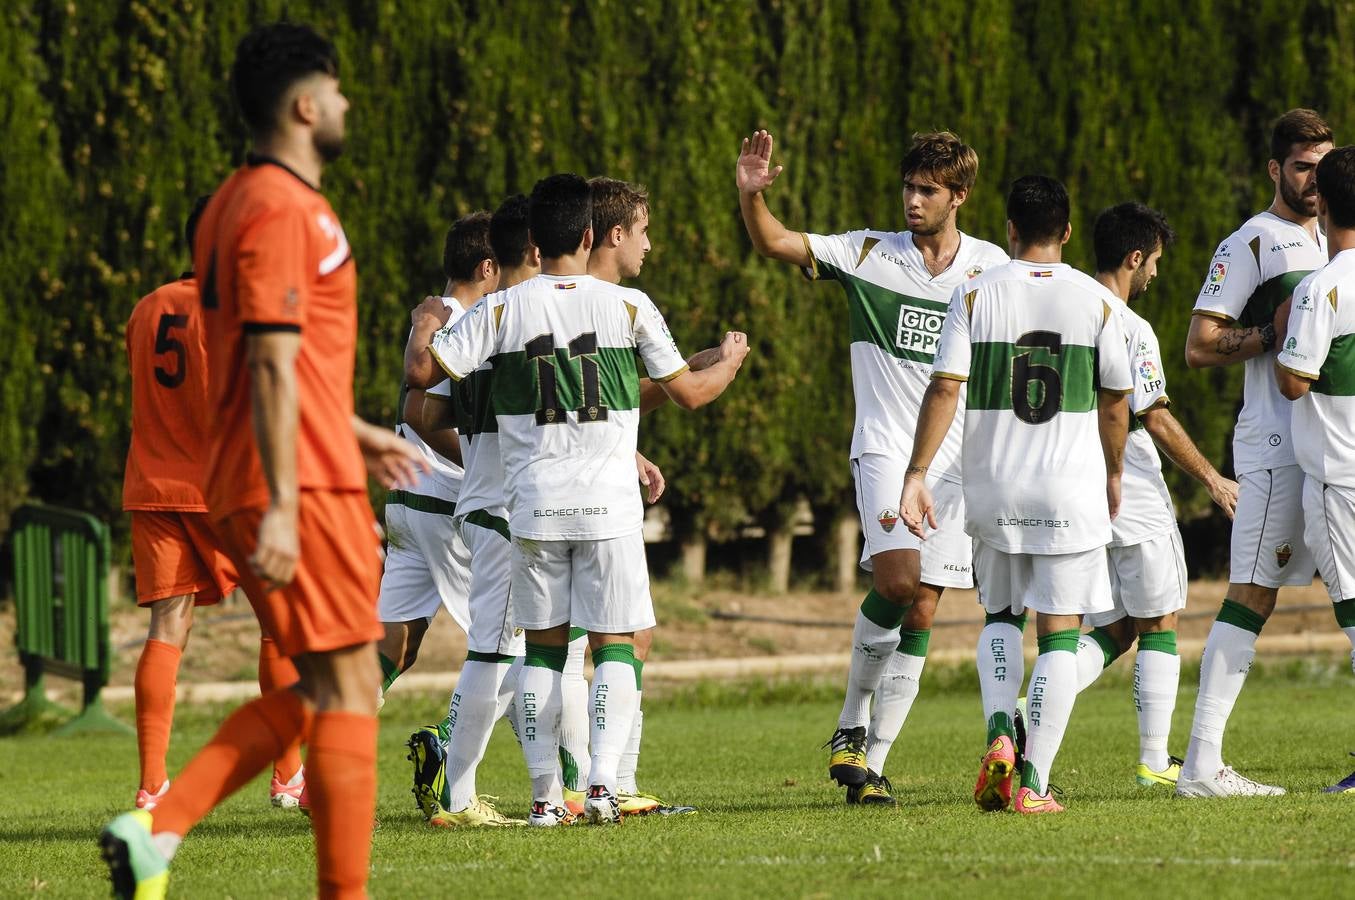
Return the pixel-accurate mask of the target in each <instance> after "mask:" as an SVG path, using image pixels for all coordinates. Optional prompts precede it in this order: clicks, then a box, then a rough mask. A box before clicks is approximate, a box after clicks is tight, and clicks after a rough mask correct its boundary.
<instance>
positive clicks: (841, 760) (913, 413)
mask: <svg viewBox="0 0 1355 900" xmlns="http://www.w3.org/2000/svg"><path fill="white" fill-rule="evenodd" d="M771 158H772V136H771V135H770V134H768V133H767V132H765V131H758V132H756V133H754V134H753V135H752V137H750V138H747V139H746V140H744V142H743V150H742V152H741V153H740V155H739V160H738V165H737V167H736V169H735V177H736V182H737V184H738V189H739V206H740V209H741V210H742V212H743V221H744V225H745V226H746V227H747V228H748V235H749V237H750V238H752V241H753V247H754V248H755V249H756V250H757V252H758V253H760V254H762V255H763V256H766V257H768V258H770V259H777V260H781V261H783V262H788V263H791V264H792V265H796V266H799V267H800V268H801V270H802V271H803V272H804V273H805V274H806V275H807V276H808V277H809V278H811V279H829V280H833V281H836V282H838V284H840V285H841V286H842V289H843V291H844V292H845V293H846V295H847V319H848V322H849V325H850V331H851V364H852V389H853V393H854V394H855V400H856V426H855V429H854V431H853V436H852V446H851V455H850V460H851V468H852V475H853V476H854V478H855V480H856V497H857V511H858V512H859V514H860V516H861V530H862V533H863V535H864V537H865V547H864V550H863V552H862V555H861V566H862V568H864V569H865V570H866V571H868V572H870V573H871V575H872V578H873V587H872V589H871V591H870V592H869V593H868V594H867V595H866V597H865V599H864V601H862V603H861V608H860V611H859V612H858V614H857V617H856V624H855V626H854V629H853V632H852V654H851V669H850V671H849V673H848V676H847V693H846V698H845V700H844V703H843V706H842V712H841V715H840V716H839V717H838V723H837V728H836V730H835V731H834V732H833V736H832V737H831V738H830V739H829V745H830V747H831V755H830V757H829V761H828V772H829V775H830V776H831V777H832V778H834V779H835V780H836V781H837V782H838V784H840V785H843V786H845V787H846V788H847V802H848V803H856V802H860V803H878V804H886V805H893V804H894V802H895V801H894V798H893V796H892V788H891V786H890V784H889V782H888V780H887V779H885V778H884V777H883V770H884V763H885V757H886V756H887V754H888V753H889V749H890V747H891V746H892V745H893V742H894V739H895V738H896V737H897V736H898V733H899V730H900V729H901V728H902V727H903V722H904V719H905V718H906V717H907V715H908V711H909V710H910V709H911V707H912V705H913V701H914V699H916V697H917V693H918V681H919V679H920V678H921V676H922V667H923V664H924V663H925V662H926V656H927V643H928V639H929V637H930V636H931V627H932V619H933V617H934V616H935V614H936V605H937V602H938V601H939V600H940V598H941V593H942V591H944V590H945V588H947V587H961V588H967V587H970V586H971V585H972V584H973V580H972V575H971V571H970V541H969V538H968V537H967V536H966V535H965V534H964V531H963V522H964V500H963V498H962V496H961V492H960V434H961V431H962V428H963V415H961V416H957V417H956V419H955V425H954V427H952V428H951V430H950V431H949V432H948V434H947V436H946V440H945V443H944V445H943V446H942V447H941V449H940V455H939V456H938V458H937V464H936V466H935V467H934V469H933V471H932V474H931V477H930V482H929V483H930V485H931V487H932V489H933V490H934V491H935V492H936V495H937V498H938V503H939V508H940V510H941V513H940V517H941V528H940V530H939V531H938V532H937V533H936V534H935V535H933V536H932V537H931V539H930V540H929V541H928V542H927V544H926V545H925V546H923V545H922V544H921V542H919V541H918V540H917V539H916V538H915V537H914V536H913V535H912V534H910V533H909V532H908V529H906V528H900V527H898V505H897V504H898V499H899V495H900V493H901V491H902V489H903V470H904V467H905V465H906V463H907V460H908V454H909V452H910V450H911V448H912V446H913V432H914V429H915V426H916V425H917V413H918V408H919V406H920V404H921V402H922V395H923V393H924V392H925V391H926V389H927V383H928V379H930V377H931V373H932V359H933V356H934V354H935V352H936V342H937V337H938V336H939V335H940V332H941V322H942V320H943V319H944V317H945V314H946V304H947V302H948V301H949V299H950V296H951V293H952V292H953V291H954V290H955V289H956V287H957V286H958V285H961V284H964V283H965V282H966V281H968V280H969V279H972V278H974V277H975V276H977V275H978V274H979V273H980V272H982V271H984V270H985V269H989V268H992V267H993V266H997V265H1001V264H1003V263H1005V262H1006V261H1007V255H1006V254H1005V253H1003V252H1002V251H1001V250H1000V249H999V248H997V247H996V246H994V245H992V244H990V243H987V242H986V241H981V240H978V239H976V238H972V237H970V236H969V235H967V234H964V233H963V232H961V231H960V230H959V229H958V228H957V227H956V223H955V219H956V215H957V213H958V212H959V209H960V207H961V206H962V205H963V204H964V202H965V200H966V199H968V197H969V192H970V191H971V190H972V189H973V187H974V180H975V178H976V177H977V176H978V168H979V158H978V154H976V153H975V152H974V150H973V148H971V147H969V146H967V145H965V144H964V143H962V142H961V141H960V139H959V138H958V137H956V136H955V135H954V134H951V133H950V132H948V131H947V132H939V133H936V134H918V135H914V136H913V144H912V146H911V147H910V148H909V150H908V152H907V153H906V154H905V155H904V158H903V163H902V165H901V166H900V174H901V176H902V180H903V211H904V215H905V218H906V221H907V224H908V229H907V230H906V231H874V230H862V231H851V232H848V233H846V234H838V235H818V234H801V233H800V232H796V231H791V230H789V229H787V228H786V227H785V226H784V225H782V224H781V222H779V221H778V220H777V219H776V217H775V216H774V215H772V213H771V211H770V210H769V209H768V208H767V203H766V200H765V199H764V194H765V192H766V191H767V190H768V189H769V188H770V187H771V185H772V183H773V182H774V181H775V180H776V177H777V176H778V175H779V174H780V173H781V168H782V167H781V166H776V167H775V168H772V167H771ZM961 400H963V397H962V398H961ZM962 405H963V404H962ZM872 698H874V701H875V703H874V710H873V711H872V708H871V700H872ZM867 726H869V733H867Z"/></svg>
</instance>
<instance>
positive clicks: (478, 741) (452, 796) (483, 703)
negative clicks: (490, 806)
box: [446, 650, 513, 813]
mask: <svg viewBox="0 0 1355 900" xmlns="http://www.w3.org/2000/svg"><path fill="white" fill-rule="evenodd" d="M512 662H513V657H511V656H501V655H499V654H496V653H477V652H475V651H473V650H472V651H471V652H469V653H467V654H466V661H465V663H463V664H462V666H461V675H460V676H459V677H458V678H457V679H456V689H455V690H454V691H452V698H451V700H450V701H449V702H448V704H447V719H446V723H447V762H446V767H447V769H446V771H447V791H448V794H449V798H448V806H447V811H448V812H453V813H455V812H460V811H461V810H463V809H465V808H466V807H467V806H470V804H471V801H473V800H474V799H475V770H476V769H477V768H478V767H479V765H480V760H481V759H483V758H484V755H485V748H486V747H487V746H489V736H490V735H491V734H492V733H493V732H494V723H495V722H497V721H498V715H497V713H498V707H499V687H500V685H501V684H502V683H503V680H504V678H506V677H507V675H508V669H509V666H511V665H512Z"/></svg>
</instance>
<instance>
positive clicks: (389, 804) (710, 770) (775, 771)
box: [0, 667, 1355, 900]
mask: <svg viewBox="0 0 1355 900" xmlns="http://www.w3.org/2000/svg"><path fill="white" fill-rule="evenodd" d="M1324 671H1325V674H1324ZM1324 671H1319V670H1317V669H1314V668H1311V667H1291V668H1290V669H1288V670H1279V669H1272V670H1270V671H1267V672H1257V673H1254V676H1253V678H1252V679H1251V683H1249V684H1248V685H1247V689H1246V691H1245V692H1244V694H1243V696H1242V699H1241V701H1240V702H1239V704H1238V707H1237V711H1236V713H1235V715H1234V718H1233V723H1232V726H1231V728H1230V732H1229V740H1228V757H1229V759H1230V761H1232V762H1233V763H1234V764H1235V765H1237V767H1238V768H1239V770H1241V771H1242V772H1243V773H1245V774H1247V775H1251V776H1254V777H1257V778H1259V779H1262V780H1265V781H1268V782H1271V783H1279V784H1282V785H1285V786H1286V787H1288V788H1289V790H1290V791H1291V793H1290V795H1289V796H1287V797H1282V798H1276V799H1253V800H1246V799H1238V800H1227V801H1182V800H1177V799H1175V798H1173V797H1171V796H1170V795H1168V794H1167V793H1164V792H1161V791H1157V792H1155V791H1152V790H1143V789H1140V788H1137V787H1136V786H1135V785H1134V783H1133V779H1132V775H1133V764H1134V763H1135V761H1136V753H1137V738H1136V727H1135V718H1134V708H1133V701H1132V699H1131V696H1130V689H1129V685H1128V684H1127V682H1126V679H1125V678H1124V676H1123V674H1119V675H1114V676H1113V677H1112V676H1108V680H1109V683H1107V684H1104V685H1102V684H1098V685H1097V686H1095V687H1093V688H1091V689H1090V690H1088V691H1087V692H1086V693H1085V694H1083V696H1082V697H1081V698H1080V699H1079V702H1078V705H1077V708H1076V709H1075V710H1074V712H1073V721H1072V725H1071V727H1070V730H1069V734H1068V737H1067V740H1066V741H1065V742H1064V745H1063V749H1062V751H1061V752H1060V754H1059V758H1058V761H1057V763H1056V766H1055V771H1054V776H1053V780H1054V782H1055V783H1056V784H1058V785H1060V786H1061V787H1062V788H1063V789H1064V791H1065V792H1066V793H1065V798H1064V799H1065V802H1066V803H1067V804H1068V806H1069V811H1068V812H1067V813H1066V814H1064V815H1061V816H1053V817H1046V818H1038V819H1032V820H1023V819H1020V818H1018V817H1017V816H1015V815H1013V814H1010V813H1006V814H989V815H985V814H982V813H980V812H979V811H978V810H977V809H976V808H975V807H974V805H973V803H972V801H971V800H970V790H971V789H972V787H973V780H974V776H975V773H976V771H977V760H978V757H979V755H980V754H981V752H982V750H983V747H982V738H983V736H982V733H981V728H980V723H979V722H978V715H977V709H978V699H977V694H976V692H975V691H973V690H972V689H971V688H970V686H969V679H968V678H966V677H963V676H960V677H955V676H953V675H952V676H947V674H946V673H945V672H944V671H942V670H939V669H938V671H936V672H933V673H929V675H931V676H934V677H931V678H928V677H924V679H923V692H922V696H921V697H920V698H919V700H918V703H917V706H916V707H915V708H914V710H913V714H912V716H911V718H910V721H909V722H908V724H907V726H906V728H905V730H904V733H903V735H902V736H901V738H900V740H899V742H898V743H897V744H895V747H894V752H893V754H892V755H891V757H890V761H889V767H888V768H889V772H888V774H889V775H891V776H892V778H893V782H894V785H895V787H896V789H897V793H898V795H899V797H900V799H901V801H902V802H901V806H900V807H899V808H898V809H897V810H882V809H859V808H847V807H844V805H843V803H842V793H841V791H839V790H837V789H835V788H834V787H833V786H832V785H831V784H830V783H829V782H828V781H827V778H826V774H825V761H826V751H823V750H821V749H820V744H822V743H823V741H824V739H825V738H826V737H827V736H828V734H829V732H830V731H831V730H832V727H833V723H834V722H835V721H836V713H837V704H836V703H835V702H834V701H833V695H834V694H835V692H836V688H835V686H825V685H821V684H820V685H811V686H782V687H779V688H776V689H770V690H769V689H766V688H756V689H752V690H748V691H742V690H736V689H731V688H728V687H719V688H707V689H692V690H687V691H685V692H683V693H682V694H679V695H676V696H674V697H671V698H669V699H667V700H664V699H662V698H653V699H652V700H651V701H648V702H647V703H646V716H645V752H644V756H643V757H642V761H641V768H640V776H641V778H640V781H641V787H642V788H647V789H650V790H653V791H657V792H660V793H661V794H662V795H663V796H664V797H666V798H669V799H670V800H672V801H680V802H683V803H691V804H694V805H696V806H699V807H700V808H701V812H700V813H699V814H698V815H695V816H689V817H684V818H681V819H666V820H662V819H646V820H635V821H629V822H627V823H625V824H623V825H622V826H621V827H616V828H610V829H601V828H587V827H578V828H571V829H556V830H554V831H536V830H529V829H514V830H505V831H493V832H488V831H476V832H465V831H456V832H452V831H437V830H433V829H430V828H428V827H427V826H425V825H424V824H423V823H422V821H421V820H420V819H419V818H418V814H417V812H416V811H415V809H414V806H413V802H412V800H411V798H410V794H409V788H408V778H409V765H408V763H406V762H405V760H404V747H403V741H404V739H405V737H406V736H407V735H408V733H409V731H410V730H411V729H412V728H413V727H414V726H416V725H417V724H419V723H420V722H421V721H423V720H431V719H434V718H436V715H435V713H436V712H437V711H438V710H439V708H440V706H441V703H442V700H441V698H436V697H410V696H405V695H398V694H397V695H395V696H393V697H392V698H391V701H390V703H389V704H388V705H387V707H386V710H385V712H384V714H383V719H382V726H383V727H382V733H381V783H380V799H379V804H378V815H379V817H380V820H381V824H380V828H379V829H378V830H377V832H376V834H375V838H374V846H373V852H372V864H373V873H372V881H371V890H372V894H373V896H376V897H416V896H417V897H451V896H467V895H473V896H475V897H476V898H477V900H478V898H490V897H508V896H518V897H523V896H546V897H549V896H562V895H571V894H573V895H578V894H581V893H592V894H605V895H611V896H627V895H635V896H712V897H714V896H720V897H744V896H747V897H755V896H756V897H768V896H776V897H845V896H852V897H874V896H879V897H886V896H888V897H897V896H900V895H909V896H928V897H949V896H980V897H982V896H1008V895H1010V896H1080V897H1087V896H1097V897H1106V896H1142V895H1145V894H1157V895H1166V896H1170V895H1190V896H1238V897H1240V896H1270V897H1273V896H1340V895H1343V894H1348V893H1349V892H1350V891H1351V890H1352V888H1351V885H1352V884H1353V883H1355V882H1353V881H1352V878H1355V844H1352V842H1351V840H1350V838H1351V835H1352V833H1355V832H1352V830H1351V822H1352V821H1355V796H1345V795H1341V796H1328V795H1323V794H1321V793H1319V791H1320V789H1321V787H1322V786H1323V785H1324V784H1328V783H1331V782H1333V781H1335V780H1337V779H1339V778H1340V777H1342V776H1343V775H1345V774H1346V773H1347V772H1348V771H1349V770H1348V768H1347V763H1348V760H1346V759H1345V758H1344V755H1345V751H1346V750H1347V749H1348V748H1350V747H1351V746H1352V744H1355V740H1352V735H1351V719H1350V709H1351V691H1352V689H1355V685H1352V684H1351V678H1350V672H1349V670H1345V671H1340V670H1324ZM929 682H930V684H929ZM1194 699H1195V698H1194V689H1193V686H1189V687H1187V688H1186V689H1185V690H1183V691H1182V694H1181V697H1180V700H1179V702H1178V705H1177V712H1176V721H1175V732H1174V737H1173V749H1174V752H1177V753H1180V752H1181V751H1182V750H1183V749H1184V745H1185V737H1186V733H1187V729H1188V728H1189V724H1190V714H1191V710H1192V708H1193V704H1194ZM121 712H122V713H123V714H124V715H125V716H128V717H130V711H128V710H122V711H121ZM222 713H223V710H221V709H210V708H181V709H180V711H179V716H178V718H177V721H176V729H177V730H176V732H175V735H174V746H173V748H172V750H171V766H170V768H171V771H173V770H174V769H175V768H176V767H177V766H179V765H182V763H183V761H184V760H185V759H186V758H187V756H188V754H189V753H190V752H191V751H192V750H193V749H194V748H196V747H197V746H199V745H200V744H201V743H202V742H203V741H205V740H206V739H207V738H208V737H209V736H210V734H211V732H212V729H213V728H214V727H215V725H216V723H217V722H218V721H219V720H220V717H221V715H222ZM0 761H3V764H0V896H5V897H16V896H40V897H96V896H101V895H104V894H105V893H106V891H107V882H106V875H105V872H104V869H103V866H102V864H101V863H100V861H99V857H98V853H97V850H96V847H95V836H96V834H97V833H98V830H99V828H100V827H101V825H102V824H103V823H104V822H105V821H106V820H107V819H109V818H110V817H111V816H113V815H114V814H116V813H117V812H120V811H121V810H123V809H124V808H125V807H126V806H127V805H128V804H129V803H130V801H131V799H132V795H133V793H134V792H135V787H136V784H135V777H136V747H135V743H134V741H133V740H132V739H130V738H83V739H79V738H61V739H58V738H47V737H25V738H16V739H9V740H4V741H0ZM480 789H481V790H482V791H483V792H485V793H489V794H498V795H500V796H501V798H502V801H501V804H502V806H503V807H504V808H505V809H506V810H507V811H509V812H511V813H514V814H518V815H524V814H525V812H526V804H527V800H528V797H527V795H526V781H525V770H524V768H523V764H522V761H521V756H520V754H519V753H518V750H517V747H516V746H515V745H514V743H513V740H512V736H511V734H510V733H509V732H508V730H507V728H506V727H505V726H503V725H502V724H501V725H500V728H499V730H498V731H497V732H496V735H495V738H494V741H493V743H492V744H491V746H490V752H489V757H488V760H487V762H486V764H485V766H484V767H483V768H482V770H481V777H480ZM266 790H267V789H266V787H265V782H264V781H262V780H260V781H256V782H254V783H252V784H250V785H249V786H247V787H246V788H245V789H244V790H243V791H241V792H240V793H239V794H237V795H236V796H234V797H232V798H231V799H230V800H229V801H227V803H226V804H225V805H224V806H223V807H222V808H221V809H219V810H217V811H216V812H215V813H213V814H212V815H211V816H210V817H208V819H207V820H206V821H204V822H203V823H202V824H201V825H200V826H199V827H198V828H197V829H196V830H195V831H194V832H193V834H192V835H191V836H190V837H189V838H188V840H187V841H186V842H185V843H184V846H183V849H182V850H181V851H180V853H179V856H178V858H177V859H176V860H175V862H174V865H173V868H172V870H171V871H172V876H171V882H170V889H171V895H174V896H179V897H237V898H245V897H309V896H312V895H313V889H314V888H313V885H314V871H313V866H314V863H313V861H312V844H311V838H310V834H309V829H308V827H307V824H306V821H305V820H304V819H303V818H302V817H301V816H300V815H298V814H296V813H285V812H282V811H279V810H274V809H272V808H270V807H269V806H268V805H267V797H266Z"/></svg>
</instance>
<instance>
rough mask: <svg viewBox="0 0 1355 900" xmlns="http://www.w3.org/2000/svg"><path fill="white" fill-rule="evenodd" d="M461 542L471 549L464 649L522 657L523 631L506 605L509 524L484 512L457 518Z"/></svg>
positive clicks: (510, 554) (509, 579)
mask: <svg viewBox="0 0 1355 900" xmlns="http://www.w3.org/2000/svg"><path fill="white" fill-rule="evenodd" d="M456 527H457V530H458V532H459V534H460V535H461V540H462V541H464V542H465V545H466V546H467V547H469V548H470V628H469V629H467V631H466V649H467V650H469V651H471V652H472V653H492V654H495V655H497V656H521V655H522V652H523V649H524V642H523V638H522V630H521V629H520V628H514V627H513V625H514V623H513V616H512V611H511V609H510V606H509V596H510V590H509V588H510V586H511V585H512V581H513V577H512V571H513V552H512V548H513V545H512V543H511V542H510V541H509V537H508V522H507V521H505V520H504V519H502V518H500V517H499V516H495V515H492V514H490V513H488V512H485V511H484V510H477V511H476V512H473V513H471V514H470V515H466V516H457V517H456Z"/></svg>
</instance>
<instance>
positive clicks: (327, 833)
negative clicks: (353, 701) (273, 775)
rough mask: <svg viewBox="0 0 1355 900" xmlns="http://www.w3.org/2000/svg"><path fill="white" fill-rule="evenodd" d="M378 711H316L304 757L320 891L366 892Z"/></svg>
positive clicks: (343, 894) (327, 894)
mask: <svg viewBox="0 0 1355 900" xmlns="http://www.w3.org/2000/svg"><path fill="white" fill-rule="evenodd" d="M376 735H377V721H376V716H367V715H362V714H359V713H350V712H321V713H316V714H315V725H314V726H313V727H312V729H311V734H310V742H309V750H308V752H307V757H306V762H307V765H306V790H307V793H308V794H309V795H310V808H311V830H312V831H314V832H315V863H316V865H315V868H316V878H317V881H318V882H319V896H320V897H322V898H325V897H336V898H338V897H353V898H357V897H365V896H366V893H365V890H364V889H365V887H366V885H367V873H368V868H369V864H370V862H371V856H372V823H373V819H374V816H375V814H376Z"/></svg>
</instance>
